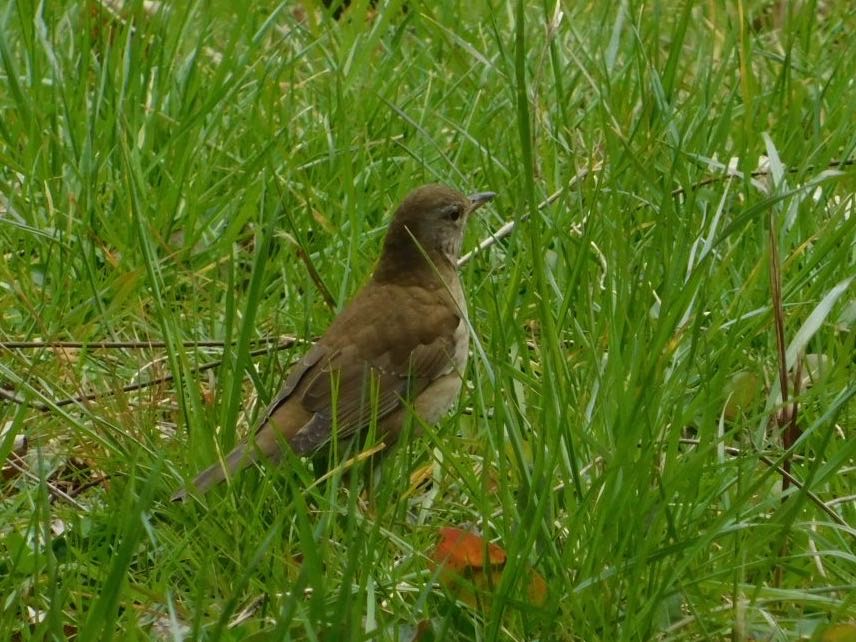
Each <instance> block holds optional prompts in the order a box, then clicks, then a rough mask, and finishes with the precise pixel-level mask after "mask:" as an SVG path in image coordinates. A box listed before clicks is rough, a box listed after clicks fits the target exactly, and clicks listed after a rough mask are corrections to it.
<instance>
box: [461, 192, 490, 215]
mask: <svg viewBox="0 0 856 642" xmlns="http://www.w3.org/2000/svg"><path fill="white" fill-rule="evenodd" d="M495 196H496V192H477V193H475V194H470V195H469V196H467V198H468V199H470V203H472V207H470V212H475V211H476V210H477V209H478V208H480V207H481V206H482V205H484V204H485V203H490V202H491V201H492V200H493V199H494V197H495Z"/></svg>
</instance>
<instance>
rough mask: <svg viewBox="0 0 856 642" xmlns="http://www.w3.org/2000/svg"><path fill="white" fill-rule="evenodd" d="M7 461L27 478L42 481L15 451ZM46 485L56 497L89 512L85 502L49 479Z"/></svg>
mask: <svg viewBox="0 0 856 642" xmlns="http://www.w3.org/2000/svg"><path fill="white" fill-rule="evenodd" d="M7 462H8V463H9V465H10V466H12V468H14V469H15V470H17V471H18V472H19V473H21V474H22V475H23V476H24V477H27V478H29V479H31V480H32V481H37V482H41V481H42V479H41V478H40V477H39V476H38V475H36V474H35V473H33V472H32V471H30V470H27V468H26V467H25V466H23V465H21V464H23V463H24V460H23V459H21V458H20V457H18V455H16V454H15V453H11V456H10V457H9V459H8V460H7ZM19 462H20V463H19ZM45 487H46V488H47V490H48V492H49V493H50V494H51V495H53V496H54V497H55V498H56V499H61V500H62V501H64V502H68V503H69V504H71V505H72V506H74V507H75V508H77V509H79V510H80V511H82V512H84V513H88V512H89V510H88V509H87V508H86V507H85V506H84V505H83V504H81V503H80V502H79V501H77V500H76V499H74V497H72V496H71V495H69V494H68V493H66V492H65V491H62V490H60V489H59V488H57V487H56V486H54V485H53V484H51V483H50V482H49V481H47V480H45Z"/></svg>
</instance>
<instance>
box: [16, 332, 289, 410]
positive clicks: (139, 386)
mask: <svg viewBox="0 0 856 642" xmlns="http://www.w3.org/2000/svg"><path fill="white" fill-rule="evenodd" d="M295 343H297V339H295V338H294V337H284V338H283V339H282V340H281V341H280V344H279V345H277V346H276V347H274V350H276V351H279V350H285V349H286V348H290V347H292V346H293V345H294V344H295ZM269 350H270V347H269V346H268V347H264V348H257V349H256V350H252V351H250V356H251V357H257V356H259V355H262V354H265V353H267V352H268V351H269ZM221 363H223V360H222V359H216V360H214V361H208V362H207V363H203V364H202V365H199V366H196V367H195V368H191V372H197V373H199V372H205V371H206V370H212V369H214V368H216V367H217V366H219V365H220V364H221ZM173 378H174V377H173V375H172V374H171V373H170V374H165V375H164V376H162V377H156V378H155V379H150V380H148V381H139V382H137V383H131V384H128V385H126V386H123V387H122V388H118V389H112V390H107V391H106V392H96V393H90V394H86V395H77V396H75V397H68V398H67V399H60V400H59V401H56V402H54V403H51V404H46V403H43V402H32V401H26V400H24V399H21V398H20V397H19V396H17V395H15V394H13V393H10V392H9V391H7V390H3V389H2V388H0V397H2V398H4V399H6V400H7V401H12V402H14V403H17V404H22V405H26V406H29V407H31V408H35V409H36V410H38V411H40V412H50V411H51V410H53V409H54V408H61V407H63V406H68V405H71V404H78V403H81V402H84V401H95V400H96V399H102V398H104V397H108V396H110V395H115V394H118V393H119V392H135V391H137V390H143V389H144V388H150V387H151V386H157V385H160V384H162V383H169V382H170V381H172V380H173Z"/></svg>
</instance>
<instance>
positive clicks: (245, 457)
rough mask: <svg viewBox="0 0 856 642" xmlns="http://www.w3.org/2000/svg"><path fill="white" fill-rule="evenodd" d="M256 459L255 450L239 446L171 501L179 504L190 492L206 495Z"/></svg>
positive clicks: (251, 447)
mask: <svg viewBox="0 0 856 642" xmlns="http://www.w3.org/2000/svg"><path fill="white" fill-rule="evenodd" d="M256 459H258V454H257V453H256V448H254V447H253V446H252V445H249V446H248V444H245V443H243V444H239V445H238V446H236V447H235V449H234V450H233V451H232V452H230V453H229V454H228V455H226V459H225V460H224V461H223V462H219V461H218V462H216V463H215V464H212V465H211V466H209V467H208V468H206V469H205V470H203V471H202V472H201V473H199V474H198V475H197V476H196V477H195V478H194V479H193V482H191V484H190V485H189V486H186V487H184V488H182V489H180V490H179V491H177V492H176V493H175V494H174V495H173V496H172V498H171V499H172V501H174V502H181V501H184V500H185V499H187V495H188V493H190V492H197V493H199V494H200V495H202V494H204V493H207V492H208V491H209V490H210V489H211V488H213V487H214V486H216V485H217V484H219V483H221V482H223V481H225V479H226V477H227V476H229V477H231V476H233V475H235V474H236V473H238V472H239V471H241V470H243V469H244V468H246V467H247V466H249V465H250V464H252V463H254V462H255V461H256Z"/></svg>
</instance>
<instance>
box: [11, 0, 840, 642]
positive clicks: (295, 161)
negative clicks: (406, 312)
mask: <svg viewBox="0 0 856 642" xmlns="http://www.w3.org/2000/svg"><path fill="white" fill-rule="evenodd" d="M108 6H111V7H112V6H116V7H119V5H113V4H112V3H110V4H109V5H108V4H107V3H105V5H101V4H99V3H98V2H96V1H95V0H91V1H90V2H87V3H81V2H69V1H67V0H58V1H56V2H50V3H35V2H32V1H27V0H21V1H19V2H15V3H8V4H6V5H4V7H3V8H2V9H0V64H2V69H0V194H2V198H0V247H2V253H3V261H2V262H0V341H3V342H10V341H43V342H58V341H80V342H84V343H91V342H96V341H119V340H131V341H142V342H147V341H157V342H162V343H160V344H158V347H152V348H145V349H110V350H108V349H99V348H94V347H83V348H69V347H58V346H56V345H54V346H52V347H50V346H49V347H41V348H38V349H32V348H30V349H0V355H2V359H0V385H2V390H3V393H4V400H3V401H0V426H2V429H3V432H2V436H0V462H5V463H4V469H3V470H4V474H3V478H2V481H0V597H2V600H0V638H2V639H13V640H42V639H57V638H65V637H69V636H72V635H74V636H76V639H78V640H96V639H108V638H111V637H115V638H118V639H141V638H158V639H205V640H218V639H226V640H237V639H248V638H249V639H257V640H260V639H301V640H302V639H306V640H317V639H379V640H394V639H400V640H411V639H417V638H418V639H430V635H432V634H433V635H434V639H444V640H454V639H459V640H469V639H479V640H494V639H503V640H505V639H508V640H533V639H567V640H609V641H615V640H649V639H663V640H696V639H714V640H719V639H726V638H730V639H732V640H799V639H812V637H814V639H818V637H819V636H820V635H821V631H822V629H823V628H824V627H826V626H827V625H828V624H829V623H846V622H852V621H853V620H854V619H856V597H854V596H856V563H855V562H856V559H855V558H854V554H853V550H854V545H853V544H854V527H856V501H854V499H853V498H854V495H856V483H854V479H856V475H854V465H856V439H854V433H853V424H854V420H855V419H856V406H854V402H853V395H854V393H856V384H854V381H856V377H854V366H856V361H854V359H853V355H854V353H856V345H854V343H856V333H855V332H854V323H856V319H854V317H856V314H854V305H856V303H854V301H856V300H855V299H854V289H853V288H854V286H853V284H852V280H853V277H854V274H856V244H855V243H854V238H856V233H854V232H856V216H854V214H853V198H854V197H853V192H854V186H856V180H854V170H853V168H852V167H851V166H849V165H847V164H844V165H841V166H833V165H832V164H833V163H834V162H836V161H842V160H845V161H846V160H849V159H852V158H853V156H854V145H856V138H854V134H853V119H852V115H853V105H854V104H856V102H855V101H856V95H854V92H856V89H854V86H853V82H852V73H851V72H850V71H849V66H850V65H849V63H848V62H847V61H850V60H853V59H854V57H856V39H854V37H853V35H852V34H853V33H854V32H856V15H855V14H854V13H853V11H852V10H851V9H850V8H849V7H848V6H847V5H846V3H813V2H805V3H787V2H769V1H763V2H762V1H755V0H740V1H739V2H737V3H715V2H710V3H690V2H684V3H671V2H651V3H645V4H639V3H632V2H623V3H601V2H591V1H589V2H578V3H565V4H563V5H562V4H556V3H543V4H538V3H523V2H518V3H517V4H516V5H514V6H512V5H503V4H493V5H492V4H490V3H469V4H467V3H455V2H451V1H450V0H439V1H438V2H432V3H427V2H424V3H423V2H406V3H405V2H401V1H398V2H396V1H395V0H391V1H390V2H381V3H380V6H379V7H378V8H377V9H376V10H374V9H371V8H370V7H369V6H368V4H367V3H366V2H365V1H361V0H355V1H354V2H353V4H352V6H351V8H350V9H349V10H348V12H346V14H345V16H344V18H343V19H342V20H340V21H338V22H336V21H334V20H332V19H331V18H330V16H329V15H328V14H327V13H326V12H325V11H324V10H323V8H321V7H320V6H317V5H316V4H315V3H306V4H305V10H304V11H301V9H300V7H299V5H296V4H293V3H283V4H281V5H277V4H275V3H268V2H256V3H252V6H250V7H249V8H248V9H246V10H241V11H237V12H236V11H235V9H234V8H233V4H232V3H228V2H217V1H212V2H187V3H175V4H162V5H157V6H155V5H151V4H145V5H144V4H143V3H140V2H130V3H126V4H125V5H124V6H121V7H119V8H118V9H115V10H108V8H107V7H108ZM301 13H302V14H303V15H302V16H301V15H298V14H301ZM762 156H763V157H765V159H766V160H765V161H764V163H763V164H762V165H760V166H759V157H762ZM732 159H734V160H732ZM732 163H733V165H732ZM729 165H732V169H736V170H739V172H737V173H733V176H732V177H730V178H729V177H728V176H727V175H726V171H725V168H726V167H728V166H729ZM759 169H760V171H758V172H756V175H755V176H752V175H751V174H750V173H751V172H753V171H755V170H759ZM433 181H442V182H446V183H449V184H452V185H455V186H457V187H459V188H461V189H462V190H465V191H466V190H472V191H475V190H486V189H491V190H495V191H497V192H499V196H498V198H497V200H496V201H495V203H494V204H493V206H492V207H490V208H486V210H484V211H483V212H482V213H480V215H479V217H478V220H477V221H475V222H474V224H472V226H471V231H470V235H469V238H468V243H467V246H468V248H471V247H474V246H475V245H476V244H477V243H478V241H479V240H481V239H484V238H487V237H488V236H489V235H490V233H491V230H495V229H497V228H499V227H500V225H501V224H502V223H503V222H504V221H506V220H509V219H514V220H516V221H517V227H516V229H515V231H514V233H513V234H512V235H511V236H509V237H507V238H505V239H502V240H500V241H499V242H497V243H495V244H494V245H493V246H492V247H491V248H490V249H489V250H487V251H485V252H483V253H480V254H478V255H477V256H476V257H475V258H474V259H473V260H472V261H470V262H469V263H467V264H466V266H465V267H464V269H463V279H464V282H465V284H466V289H467V291H468V297H469V301H470V310H471V320H472V325H473V343H472V359H471V360H470V366H469V371H468V386H467V388H466V389H465V391H464V393H463V395H462V397H461V400H460V404H459V406H458V409H457V411H456V412H455V413H454V414H453V415H451V416H450V417H449V418H448V419H447V420H445V421H443V422H442V424H441V425H440V426H438V427H437V428H436V429H433V428H432V429H429V430H427V431H426V433H425V434H424V435H423V436H422V437H420V438H418V439H413V440H412V441H411V442H410V443H409V444H408V445H407V446H406V447H404V448H400V449H399V450H398V451H397V452H396V454H395V455H394V456H392V457H390V458H388V459H387V461H386V462H385V463H384V465H383V467H382V471H381V479H380V481H379V482H378V483H377V485H376V492H375V493H374V494H373V496H372V501H371V502H370V503H366V501H365V500H364V498H362V497H361V495H360V490H361V488H362V480H363V479H364V477H365V476H364V475H361V474H352V475H341V474H339V472H337V471H335V470H334V474H333V475H332V476H331V477H330V479H328V480H327V481H326V482H323V483H320V484H315V483H314V479H315V472H314V471H313V470H312V468H311V466H310V464H308V463H307V462H300V461H292V462H290V464H289V465H286V466H282V467H279V468H266V469H264V470H263V471H249V472H247V473H246V474H244V475H243V476H241V477H240V478H239V479H238V480H236V482H235V484H234V485H233V486H231V487H230V488H228V489H223V490H219V491H216V492H214V493H212V494H211V495H210V497H208V498H207V500H206V502H205V503H204V504H198V503H191V504H189V505H172V504H170V503H169V501H168V498H169V495H170V493H171V492H172V491H173V490H174V489H175V488H176V487H177V486H179V485H180V484H181V483H182V482H183V481H184V480H185V479H187V478H188V477H189V475H191V474H192V473H193V472H194V471H196V470H198V469H199V468H201V467H203V466H205V465H207V464H209V463H211V462H212V461H213V460H214V458H215V457H216V456H217V453H218V452H225V451H226V450H228V449H229V448H230V447H231V446H232V445H233V444H234V443H235V442H236V440H237V439H239V438H240V437H241V436H242V435H244V434H246V433H247V431H248V430H250V426H251V425H252V423H253V418H254V416H255V415H256V413H257V412H258V410H259V408H260V407H261V406H263V405H264V403H265V402H267V401H268V400H269V399H270V398H271V396H272V395H273V394H275V392H276V389H277V387H278V385H279V383H280V381H281V379H282V377H283V374H284V372H285V371H286V369H287V366H288V364H289V363H290V362H291V361H292V360H293V359H295V358H296V357H297V356H298V355H299V354H300V352H301V351H302V350H303V349H305V345H306V342H308V341H310V340H311V339H312V338H313V337H314V336H316V335H317V334H318V333H319V332H320V331H322V330H323V328H324V327H326V325H327V323H329V321H330V319H331V318H332V316H333V315H334V313H335V311H334V310H332V309H331V308H330V307H329V306H328V305H327V304H326V303H325V297H324V295H323V290H322V288H319V284H318V283H317V282H316V280H314V279H313V276H312V273H311V270H310V269H308V267H307V264H306V262H305V261H304V260H303V259H301V258H300V257H301V256H306V257H308V262H309V264H311V266H312V267H313V268H314V269H315V270H317V273H318V274H319V275H320V278H321V279H322V280H323V284H324V288H326V289H327V290H329V292H330V293H332V297H333V299H334V300H335V302H336V305H337V306H341V305H342V304H343V303H344V302H345V301H346V300H347V299H348V297H349V296H350V295H351V294H352V293H353V292H354V291H355V289H356V288H357V287H358V286H359V284H360V283H361V282H362V281H363V280H364V279H365V278H366V276H367V275H368V274H369V273H370V270H371V267H372V263H373V261H374V259H375V257H376V255H377V251H378V248H379V243H380V240H381V238H382V234H383V231H384V226H385V224H386V222H387V220H388V216H389V213H390V212H391V210H392V209H393V208H394V206H395V204H396V203H397V202H398V201H400V199H401V198H402V197H403V196H404V195H405V194H406V193H407V192H408V191H409V190H410V189H412V188H413V187H415V186H417V185H419V184H422V183H426V182H433ZM557 191H559V196H558V197H557V198H556V199H555V200H554V201H553V202H552V203H551V204H549V205H546V206H544V207H540V208H539V204H540V203H541V202H542V201H543V200H544V199H545V198H546V197H547V196H548V195H551V194H554V193H555V192H557ZM771 231H772V233H771ZM771 239H773V240H774V241H775V246H776V247H777V249H778V252H779V255H780V259H781V269H780V278H781V286H782V305H781V314H780V315H779V318H780V319H782V321H783V329H784V335H783V336H784V340H785V344H784V345H783V346H781V347H780V346H778V345H777V341H776V333H775V319H776V317H777V312H776V309H777V306H776V305H774V299H773V296H772V293H771V280H770V274H771V269H770V266H771V248H772V247H773V245H772V243H771ZM281 335H289V336H294V337H295V338H296V339H297V344H296V345H295V346H294V347H293V348H291V349H284V350H277V349H275V348H274V346H273V345H271V346H270V349H269V350H267V351H264V352H263V354H261V355H257V356H251V351H252V350H253V349H255V348H257V347H259V346H257V345H256V342H257V340H259V339H263V338H269V337H277V336H281ZM205 340H214V341H222V342H223V345H224V346H225V347H223V348H213V349H212V348H201V347H199V348H197V347H194V346H193V345H192V343H193V342H196V341H205ZM788 347H790V350H789V352H788V354H789V355H790V362H789V363H788V364H787V365H788V367H789V368H790V371H789V374H788V378H789V379H790V381H791V389H790V392H789V394H790V395H791V396H793V394H794V388H793V382H794V381H795V380H796V379H797V377H798V376H799V377H800V379H801V380H802V383H801V385H800V386H799V389H798V391H797V392H796V399H797V400H798V402H799V410H798V425H799V428H800V434H799V437H798V438H797V439H796V441H795V443H793V444H790V443H787V442H783V440H782V434H781V432H782V431H781V430H780V429H779V426H778V425H777V423H776V421H775V418H776V417H777V415H779V414H780V411H781V410H782V409H783V408H782V402H781V399H782V397H781V393H780V387H779V385H778V381H779V380H778V371H779V363H780V362H781V359H782V355H783V353H784V352H785V349H786V348H788ZM212 360H213V361H217V362H218V365H217V367H215V368H212V369H209V370H206V371H205V372H197V370H196V368H197V367H198V366H199V365H201V364H204V363H207V362H211V361H212ZM798 364H804V365H798ZM164 375H170V377H171V378H170V379H169V380H167V381H165V382H163V383H161V384H160V385H156V386H150V387H146V388H143V389H140V390H135V391H129V392H123V391H122V390H121V388H122V386H125V385H126V384H129V383H133V382H135V381H148V380H151V379H155V378H158V377H162V376H164ZM82 393H97V394H98V397H97V398H96V399H94V400H89V401H83V402H77V403H72V404H68V405H61V404H59V403H58V402H60V401H61V400H63V399H67V398H69V397H74V396H76V395H79V394H82ZM12 397H16V398H17V401H12V400H11V398H12ZM785 410H786V409H785ZM22 437H26V439H27V443H28V449H27V451H26V453H25V454H23V455H22V459H16V458H15V457H13V455H12V450H13V448H15V447H16V439H17V442H18V452H23V449H22V448H21V447H20V446H21V444H20V442H21V438H22ZM13 464H14V465H13ZM368 465H369V464H362V465H360V466H358V468H360V467H365V466H368ZM776 465H778V466H780V467H781V466H783V465H789V466H790V470H791V474H792V475H793V476H794V478H795V479H796V480H797V482H798V484H796V485H794V484H790V485H789V486H787V487H785V486H786V485H784V484H783V483H782V476H781V474H780V472H779V471H778V469H777V468H776V467H775V466H776ZM415 470H422V471H423V472H425V474H426V475H427V476H428V478H429V480H430V483H424V484H421V485H412V484H411V481H410V474H411V473H412V472H413V471H415ZM426 471H427V472H426ZM60 491H64V492H66V493H67V494H68V495H70V497H66V498H62V497H58V496H57V495H58V493H59V492H60ZM446 526H458V527H462V528H465V529H468V530H472V531H474V532H478V533H480V534H482V535H483V536H484V537H485V538H487V539H489V540H491V541H493V542H495V543H497V544H499V545H500V546H501V547H502V548H503V549H504V550H505V552H506V554H507V557H508V559H507V562H506V567H505V571H504V572H503V574H502V576H501V579H498V581H497V583H496V586H494V587H493V589H492V591H491V593H492V594H491V596H490V597H489V598H485V601H482V604H481V606H480V607H479V606H477V607H475V608H473V607H472V606H471V605H468V604H467V603H466V601H465V600H463V599H461V596H460V595H459V594H455V593H454V592H450V591H448V590H446V589H444V588H442V587H440V586H437V585H436V583H435V580H436V579H437V575H436V572H434V571H432V570H431V568H432V567H431V564H430V561H429V559H428V557H429V555H430V552H431V550H432V549H433V548H434V546H435V545H436V542H437V540H438V533H439V532H440V529H441V528H443V527H446ZM530 568H534V569H535V570H536V571H537V572H538V573H539V574H540V575H542V576H543V577H544V579H545V581H546V583H547V586H548V589H549V596H548V599H547V603H546V604H545V605H544V606H540V607H539V606H536V605H535V604H532V603H530V602H529V600H528V599H527V597H526V584H527V581H528V580H527V578H528V577H530V572H529V569H530ZM427 629H431V631H432V633H429V632H427ZM851 634H852V631H851ZM420 635H421V636H422V637H418V636H420Z"/></svg>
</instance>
